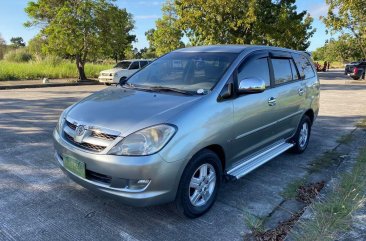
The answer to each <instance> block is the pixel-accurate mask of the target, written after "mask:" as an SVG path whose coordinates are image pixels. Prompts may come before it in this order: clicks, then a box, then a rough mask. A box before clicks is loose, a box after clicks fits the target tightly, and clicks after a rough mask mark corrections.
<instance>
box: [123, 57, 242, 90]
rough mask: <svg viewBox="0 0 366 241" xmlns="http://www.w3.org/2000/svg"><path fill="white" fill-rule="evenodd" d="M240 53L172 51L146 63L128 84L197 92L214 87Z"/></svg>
mask: <svg viewBox="0 0 366 241" xmlns="http://www.w3.org/2000/svg"><path fill="white" fill-rule="evenodd" d="M237 56H238V54H236V53H209V52H172V53H169V54H167V55H164V56H163V57H161V58H159V59H157V60H155V61H153V62H152V63H151V64H149V65H147V66H146V67H145V68H143V69H142V70H141V71H139V72H138V73H137V74H135V75H133V76H132V77H131V78H129V80H128V82H127V83H130V84H133V85H136V86H144V87H151V86H159V87H169V88H176V89H181V90H186V91H194V92H196V91H197V90H199V89H204V90H211V89H212V88H213V87H214V86H215V85H216V83H217V82H218V81H219V80H220V78H221V77H222V75H223V74H224V73H225V71H226V70H227V68H228V67H229V66H230V65H231V63H232V62H233V61H234V59H235V58H236V57H237Z"/></svg>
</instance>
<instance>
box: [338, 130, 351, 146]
mask: <svg viewBox="0 0 366 241" xmlns="http://www.w3.org/2000/svg"><path fill="white" fill-rule="evenodd" d="M352 140H353V135H352V133H348V134H345V135H343V136H341V137H340V138H338V140H337V142H338V143H339V144H344V145H347V144H349V143H350V142H351V141H352Z"/></svg>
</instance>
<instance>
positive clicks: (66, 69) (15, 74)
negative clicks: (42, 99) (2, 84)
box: [0, 60, 111, 81]
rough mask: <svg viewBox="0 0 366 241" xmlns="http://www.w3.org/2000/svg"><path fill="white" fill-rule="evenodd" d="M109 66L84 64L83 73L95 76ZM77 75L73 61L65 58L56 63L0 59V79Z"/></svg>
mask: <svg viewBox="0 0 366 241" xmlns="http://www.w3.org/2000/svg"><path fill="white" fill-rule="evenodd" d="M110 68H111V65H102V64H86V65H85V73H86V76H87V77H88V78H96V77H98V75H99V72H100V71H102V70H105V69H110ZM77 77H78V71H77V68H76V65H75V63H71V62H70V61H66V60H62V61H60V62H59V63H57V64H54V63H51V62H50V61H30V62H26V63H15V62H9V61H5V60H2V61H0V81H1V80H23V79H40V78H51V79H59V78H77Z"/></svg>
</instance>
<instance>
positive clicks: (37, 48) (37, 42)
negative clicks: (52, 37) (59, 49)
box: [28, 35, 47, 56]
mask: <svg viewBox="0 0 366 241" xmlns="http://www.w3.org/2000/svg"><path fill="white" fill-rule="evenodd" d="M46 44H47V43H46V39H45V38H44V37H43V36H42V35H36V36H35V37H34V38H32V39H31V40H29V41H28V50H29V52H30V53H31V54H33V55H35V56H43V55H44V52H45V51H44V50H43V46H45V45H46Z"/></svg>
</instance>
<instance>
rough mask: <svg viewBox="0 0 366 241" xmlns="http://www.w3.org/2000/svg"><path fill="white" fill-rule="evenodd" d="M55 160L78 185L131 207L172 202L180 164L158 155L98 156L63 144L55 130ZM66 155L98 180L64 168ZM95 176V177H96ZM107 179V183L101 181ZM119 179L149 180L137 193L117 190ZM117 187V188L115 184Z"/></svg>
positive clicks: (125, 189) (64, 142)
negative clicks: (81, 163) (83, 166)
mask: <svg viewBox="0 0 366 241" xmlns="http://www.w3.org/2000/svg"><path fill="white" fill-rule="evenodd" d="M53 137H54V146H55V150H56V151H55V159H56V160H57V162H58V163H59V165H60V167H61V169H62V170H63V171H64V172H65V173H66V174H67V175H68V176H69V177H70V178H71V179H72V180H74V181H75V182H76V183H78V184H80V185H81V186H83V187H85V188H87V189H90V190H93V191H96V192H98V193H102V194H104V195H107V196H109V197H112V198H115V199H117V200H119V201H121V202H122V203H125V204H128V205H131V206H151V205H158V204H163V203H168V202H171V201H173V200H174V199H175V196H176V192H177V189H178V184H179V179H180V175H179V170H180V165H181V164H182V163H181V162H166V161H165V160H164V159H163V158H162V157H161V156H160V155H159V154H155V155H150V156H141V157H132V156H130V157H128V156H114V155H101V154H97V153H90V152H85V151H83V150H80V149H78V148H77V147H75V146H73V145H72V144H70V143H68V142H67V141H65V140H64V139H63V138H61V136H60V135H59V133H58V132H57V131H56V130H55V131H54V133H53ZM65 155H68V156H71V157H73V158H75V159H77V160H79V161H82V162H84V163H85V168H86V171H87V172H91V173H97V174H98V175H100V176H101V177H103V178H101V179H97V180H96V179H95V178H89V177H88V176H87V177H86V178H82V177H79V176H77V175H75V174H74V173H72V172H70V171H69V170H67V169H66V168H65V167H64V165H63V156H65ZM98 175H97V176H98ZM105 177H110V178H111V181H110V182H105V181H104V178H105ZM121 180H124V181H125V180H150V182H149V183H148V184H147V185H146V186H145V187H144V188H143V189H139V190H129V189H128V188H126V187H121V186H119V187H116V185H115V184H116V183H121ZM117 186H118V185H117Z"/></svg>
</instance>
